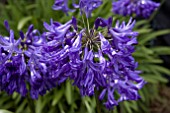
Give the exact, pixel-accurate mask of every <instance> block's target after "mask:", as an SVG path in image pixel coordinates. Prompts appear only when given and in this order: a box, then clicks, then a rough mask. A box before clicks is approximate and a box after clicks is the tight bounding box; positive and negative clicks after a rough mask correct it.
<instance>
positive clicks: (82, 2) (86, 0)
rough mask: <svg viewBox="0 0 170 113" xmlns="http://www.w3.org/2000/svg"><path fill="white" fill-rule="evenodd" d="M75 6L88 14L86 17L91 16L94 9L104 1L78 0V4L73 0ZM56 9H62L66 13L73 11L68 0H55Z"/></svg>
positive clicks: (54, 7) (82, 12)
mask: <svg viewBox="0 0 170 113" xmlns="http://www.w3.org/2000/svg"><path fill="white" fill-rule="evenodd" d="M72 2H73V3H72V5H73V7H74V8H79V9H80V11H81V14H84V13H85V14H86V17H90V16H91V13H92V11H93V10H94V9H96V8H98V7H99V6H100V5H101V4H102V3H103V2H102V0H78V2H79V3H78V4H76V3H75V0H73V1H72ZM53 9H54V10H62V11H63V12H64V13H66V14H68V12H73V11H74V10H71V9H69V8H68V0H55V3H54V5H53Z"/></svg>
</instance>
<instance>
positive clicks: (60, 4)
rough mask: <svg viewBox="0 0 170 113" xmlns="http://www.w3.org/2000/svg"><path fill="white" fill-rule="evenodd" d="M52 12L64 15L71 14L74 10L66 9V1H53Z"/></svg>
mask: <svg viewBox="0 0 170 113" xmlns="http://www.w3.org/2000/svg"><path fill="white" fill-rule="evenodd" d="M52 8H53V9H54V10H62V11H63V12H64V13H66V14H68V12H73V11H74V10H72V9H69V8H68V0H55V3H54V5H53V7H52Z"/></svg>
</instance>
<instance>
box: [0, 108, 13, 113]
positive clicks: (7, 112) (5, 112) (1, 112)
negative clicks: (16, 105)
mask: <svg viewBox="0 0 170 113" xmlns="http://www.w3.org/2000/svg"><path fill="white" fill-rule="evenodd" d="M0 113H13V112H11V111H7V110H3V109H0Z"/></svg>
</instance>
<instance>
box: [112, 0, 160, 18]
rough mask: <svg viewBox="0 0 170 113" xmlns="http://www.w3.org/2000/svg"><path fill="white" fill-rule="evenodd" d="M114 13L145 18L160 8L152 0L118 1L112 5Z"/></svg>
mask: <svg viewBox="0 0 170 113" xmlns="http://www.w3.org/2000/svg"><path fill="white" fill-rule="evenodd" d="M112 5H113V12H114V13H116V14H120V15H123V16H127V15H132V14H136V16H142V17H144V18H148V17H150V15H151V14H152V13H153V12H154V11H155V10H156V9H157V8H158V7H159V6H160V4H159V3H155V2H153V1H152V0H118V1H115V2H113V3H112Z"/></svg>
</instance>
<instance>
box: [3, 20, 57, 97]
mask: <svg viewBox="0 0 170 113" xmlns="http://www.w3.org/2000/svg"><path fill="white" fill-rule="evenodd" d="M5 26H6V28H7V30H8V31H9V32H10V36H9V37H3V36H0V90H3V91H6V92H7V93H9V94H12V93H13V92H18V93H20V94H21V95H22V96H26V94H27V92H28V91H29V92H30V95H31V97H32V98H33V99H37V98H38V96H39V95H43V94H45V93H46V91H47V90H50V89H51V88H53V87H55V86H56V81H55V80H54V79H53V77H52V74H51V72H50V70H49V71H47V64H46V63H44V62H42V61H41V59H42V57H43V56H42V46H43V45H45V44H46V43H47V40H46V37H44V36H43V35H41V34H40V33H39V31H38V30H34V28H33V25H30V26H29V28H28V31H27V32H26V33H25V34H24V33H23V32H22V31H20V38H19V39H18V40H15V39H14V32H13V31H12V30H10V27H9V25H8V22H7V21H5ZM27 83H28V84H29V88H27V87H26V84H27Z"/></svg>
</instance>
